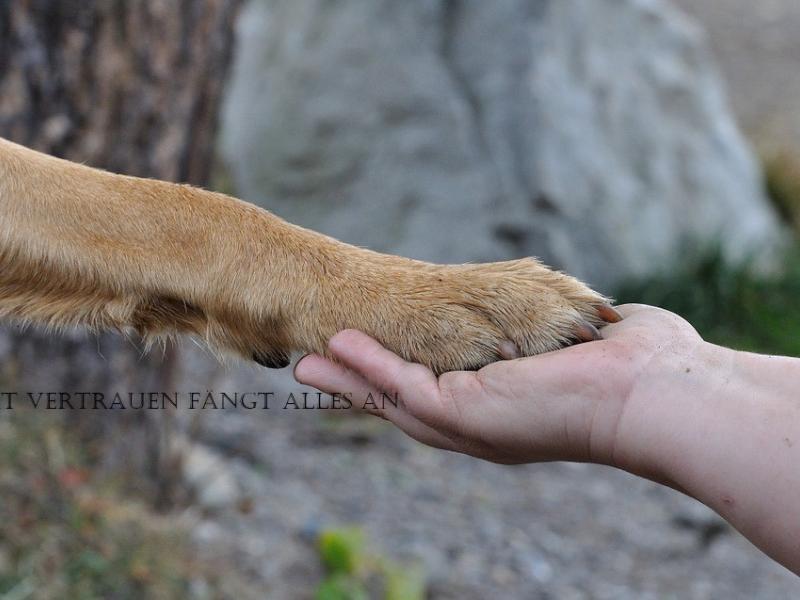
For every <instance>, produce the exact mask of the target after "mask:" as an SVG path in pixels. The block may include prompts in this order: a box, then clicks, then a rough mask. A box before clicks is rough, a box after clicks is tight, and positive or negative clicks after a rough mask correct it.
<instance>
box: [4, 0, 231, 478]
mask: <svg viewBox="0 0 800 600" xmlns="http://www.w3.org/2000/svg"><path fill="white" fill-rule="evenodd" d="M240 1H241V0H0V136H2V137H6V138H8V139H11V140H14V141H16V142H19V143H21V144H24V145H26V146H30V147H32V148H36V149H38V150H42V151H44V152H47V153H49V154H54V155H56V156H61V157H64V158H68V159H71V160H75V161H80V162H84V163H88V164H91V165H94V166H97V167H101V168H104V169H109V170H111V171H115V172H120V173H126V174H130V175H138V176H142V177H155V178H158V179H165V180H171V181H182V182H189V183H194V184H198V185H203V184H205V183H207V181H208V178H209V174H210V170H211V162H212V158H213V142H214V137H215V130H216V123H217V112H218V108H219V104H220V97H221V94H222V90H223V88H224V84H225V79H226V74H227V70H228V64H229V62H230V56H231V51H232V47H233V26H234V19H235V16H236V13H237V9H238V7H239V4H240ZM0 225H1V224H0ZM0 338H3V339H0V355H1V356H0V364H2V365H3V369H2V371H0V385H2V386H3V387H12V386H13V387H15V388H17V389H23V390H31V391H34V390H35V391H93V392H94V391H100V392H105V393H109V392H111V391H162V390H165V391H172V390H171V389H170V388H171V386H172V385H173V383H172V381H171V380H172V374H173V371H174V365H175V363H176V361H177V358H176V356H175V355H174V350H168V351H167V353H166V355H165V354H163V353H161V352H153V353H151V354H150V355H148V356H146V357H142V352H141V349H140V348H137V347H135V346H136V345H135V344H131V343H130V342H129V341H127V340H123V339H122V338H120V337H119V336H115V335H104V336H100V337H99V338H94V337H87V335H85V334H79V333H71V334H65V335H43V334H42V333H40V332H35V331H34V330H26V331H24V332H22V331H20V330H19V329H16V328H13V327H12V328H6V329H5V330H4V331H0ZM128 412H132V411H128ZM141 412H142V411H140V414H139V415H134V417H132V418H131V417H124V418H123V417H122V416H121V415H115V418H113V419H111V418H110V417H109V415H108V414H107V413H106V411H100V413H101V414H100V415H98V416H94V417H91V416H89V414H90V413H89V411H86V413H85V416H84V415H81V416H79V417H77V418H76V416H75V415H73V416H72V418H76V420H77V422H78V423H79V424H80V425H81V427H82V428H83V429H88V430H89V431H90V432H91V435H92V436H93V438H94V439H95V440H97V441H98V442H99V444H100V445H103V446H106V445H107V444H108V443H109V442H108V438H109V436H108V425H107V424H108V423H109V422H110V423H113V425H112V426H113V427H114V429H115V433H114V438H115V439H118V433H119V431H118V430H119V428H120V427H124V428H125V429H126V430H129V431H131V432H135V436H136V441H135V443H136V444H137V446H138V448H140V449H141V450H140V451H139V452H134V453H131V451H130V449H126V450H125V451H124V453H123V457H124V460H125V461H126V462H128V461H130V459H131V457H132V456H131V455H132V454H135V455H138V456H139V457H144V460H143V461H141V463H140V465H139V466H143V467H144V468H146V469H148V470H150V471H151V472H152V470H153V469H155V471H156V472H159V471H161V473H160V474H161V477H159V478H160V479H162V478H163V475H164V473H163V468H164V454H163V453H160V452H158V449H159V448H160V449H162V450H163V445H162V444H159V443H157V442H158V441H159V440H160V441H161V442H163V437H164V436H163V423H164V420H163V417H164V415H163V414H161V415H155V417H156V419H157V420H155V419H153V415H146V414H144V415H143V414H141ZM102 413H106V414H102ZM104 432H105V434H106V435H102V434H103V433H104ZM122 439H125V440H126V441H125V443H127V444H130V443H131V442H132V440H131V439H130V438H129V437H126V436H123V438H122ZM139 444H142V446H139ZM117 446H118V448H119V443H117ZM134 450H136V449H134ZM102 451H103V454H104V455H106V456H108V455H109V453H108V448H107V447H104V448H102ZM113 454H114V453H112V454H111V455H112V456H113ZM117 454H119V453H117Z"/></svg>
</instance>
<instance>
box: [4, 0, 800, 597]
mask: <svg viewBox="0 0 800 600" xmlns="http://www.w3.org/2000/svg"><path fill="white" fill-rule="evenodd" d="M798 30H800V6H798V5H797V4H796V3H794V2H791V1H790V0H769V1H767V0H764V1H762V2H758V3H754V2H747V1H745V0H727V1H726V2H715V1H714V0H695V1H694V2H690V1H689V0H674V1H673V2H668V1H666V0H495V1H494V2H479V1H478V0H407V1H406V2H391V1H390V0H370V1H367V0H282V1H281V0H181V1H180V2H168V1H166V0H130V1H128V2H120V1H117V2H106V1H103V0H83V1H77V0H75V1H72V0H70V1H63V0H62V1H58V0H36V1H33V2H32V1H29V0H5V1H0V135H2V136H3V137H7V138H10V139H12V140H15V141H17V142H20V143H23V144H26V145H29V146H32V147H35V148H38V149H40V150H43V151H46V152H49V153H52V154H55V155H58V156H63V157H66V158H70V159H72V160H77V161H82V162H87V163H89V164H93V165H96V166H99V167H102V168H107V169H111V170H114V171H118V172H123V173H129V174H133V175H140V176H147V177H157V178H161V179H168V180H173V181H185V182H190V183H194V184H197V185H203V186H207V187H212V188H214V189H217V190H221V191H225V192H228V193H232V194H234V195H237V196H239V197H242V198H244V199H247V200H249V201H252V202H255V203H257V204H259V205H261V206H263V207H265V208H267V209H269V210H272V211H274V212H275V213H277V214H279V215H280V216H283V217H285V218H287V219H288V220H291V221H293V222H295V223H298V224H301V225H304V226H307V227H311V228H314V229H316V230H319V231H322V232H325V233H328V234H331V235H334V236H337V237H339V238H341V239H344V240H346V241H349V242H352V243H356V244H361V245H365V246H368V247H370V248H373V249H376V250H380V251H386V252H393V253H399V254H403V255H406V256H411V257H415V258H421V259H426V260H432V261H438V262H466V261H485V260H499V259H508V258H515V257H519V256H525V255H535V256H539V257H541V258H542V259H543V260H545V261H546V262H548V263H549V264H551V265H553V266H555V267H558V268H560V269H564V270H567V271H569V272H571V273H573V274H575V275H577V276H579V277H581V278H583V279H585V280H587V281H588V282H590V283H591V284H593V285H594V286H596V287H598V288H599V289H602V290H603V291H605V292H608V293H610V294H612V295H615V296H616V297H617V298H618V299H619V300H620V301H623V302H624V301H636V302H646V303H651V304H656V305H659V306H663V307H665V308H668V309H670V310H674V311H676V312H678V313H680V314H682V315H683V316H685V317H686V318H687V319H689V320H690V321H691V322H692V323H693V324H694V325H695V327H697V328H698V330H699V331H700V332H701V333H702V334H703V335H704V336H706V337H707V338H708V339H710V340H712V341H715V342H718V343H723V344H727V345H731V346H734V347H737V348H742V349H749V350H755V351H759V352H767V353H780V354H788V355H796V356H800V312H798V311H797V310H796V308H795V306H796V303H797V299H798V298H800V254H799V253H798V251H797V242H796V238H797V234H798V230H800V100H798V98H800V78H799V77H797V72H798V68H800V37H798V36H797V35H796V32H797V31H798ZM0 391H3V392H6V391H19V392H27V391H32V392H35V393H38V392H42V391H44V392H46V391H67V392H77V391H93V392H94V391H101V392H104V393H112V392H122V393H125V394H127V393H130V392H149V391H170V392H173V391H179V392H181V393H189V392H197V393H200V394H202V395H205V394H207V393H208V392H212V393H214V394H217V398H219V394H220V393H221V392H226V393H229V394H234V393H237V392H238V393H243V392H256V391H261V392H267V391H269V392H274V393H275V394H276V395H277V396H278V397H285V396H286V394H288V393H294V394H296V395H299V394H301V393H302V392H303V391H307V390H304V389H303V388H302V387H301V386H299V385H297V384H296V383H295V382H293V380H292V379H291V376H290V373H288V372H277V373H276V372H270V371H265V370H260V369H256V368H254V367H252V366H250V365H243V364H240V363H235V362H234V363H231V364H226V365H221V364H219V363H218V362H217V361H216V360H215V359H213V358H212V357H211V356H210V355H209V354H208V353H207V352H205V351H203V350H202V349H201V348H199V347H197V346H196V344H193V343H192V342H191V341H190V340H185V341H183V342H182V343H181V344H179V345H178V346H176V347H168V348H165V349H163V350H155V351H152V352H150V353H147V354H146V353H144V352H143V351H142V348H141V347H140V346H139V345H138V344H137V343H136V341H135V340H128V339H123V338H121V337H119V336H115V335H103V336H99V337H93V336H88V335H87V334H85V333H84V332H70V333H67V334H64V335H59V336H51V335H43V334H42V333H41V332H37V331H35V330H33V329H26V330H22V329H20V328H18V327H16V326H12V325H8V326H6V327H5V328H3V329H2V330H0ZM279 405H280V403H279ZM375 421H377V420H368V419H361V418H356V417H352V416H347V415H345V416H342V415H329V414H328V413H326V412H324V411H316V410H292V409H288V410H269V411H262V410H246V409H226V410H221V409H220V410H204V411H196V410H195V411H189V410H185V409H178V410H172V411H169V410H167V411H131V410H128V411H125V410H117V411H80V410H75V411H69V410H64V411H61V410H59V411H44V410H25V409H23V408H22V407H18V408H15V409H14V410H8V409H7V408H4V404H3V402H2V401H0V449H1V451H0V600H12V599H13V600H21V599H24V598H35V599H39V598H43V599H47V598H199V599H205V598H277V599H283V598H287V599H302V598H318V599H323V600H328V599H354V600H360V599H363V598H370V599H371V598H381V599H382V598H385V599H387V600H417V599H420V598H431V599H450V598H452V599H459V600H471V599H476V600H477V599H483V598H487V597H491V596H500V597H503V598H509V599H528V598H614V599H618V598H662V597H681V598H717V597H729V598H753V597H757V598H767V599H771V598H792V597H797V596H798V594H800V581H798V580H797V578H796V577H794V576H792V575H791V574H789V573H788V572H787V571H786V570H784V569H782V568H781V567H779V566H777V565H775V564H773V563H771V562H770V561H769V560H768V559H766V558H765V557H763V556H762V555H761V554H760V553H759V552H758V551H757V550H755V549H754V548H753V547H752V546H750V544H749V543H748V542H747V541H745V540H744V539H743V538H741V537H740V536H739V535H738V534H737V533H735V532H734V531H733V530H732V529H731V528H730V527H728V526H727V525H726V524H725V523H724V522H723V521H721V520H720V519H719V518H718V517H717V516H715V515H714V514H713V513H712V512H710V511H709V510H707V509H706V508H704V507H703V506H701V505H699V504H698V503H696V502H694V501H692V500H689V499H688V498H685V497H683V496H681V495H679V494H677V493H676V492H673V491H671V490H667V489H664V488H661V487H659V486H657V485H655V484H651V483H648V482H645V481H641V480H637V479H635V478H633V477H630V476H628V475H625V474H623V473H620V472H616V471H614V470H612V469H606V468H603V467H597V466H587V465H574V464H545V465H531V466H522V467H503V466H497V465H491V464H487V463H482V462H479V461H477V460H473V459H470V458H467V457H463V456H458V455H452V454H449V453H445V452H441V451H436V450H431V449H428V448H424V447H421V446H420V445H418V444H416V443H414V442H412V441H410V440H408V439H406V438H404V437H403V435H401V434H400V433H398V432H397V431H395V430H394V429H392V428H391V426H388V425H386V424H384V423H383V422H375Z"/></svg>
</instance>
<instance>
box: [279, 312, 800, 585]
mask: <svg viewBox="0 0 800 600" xmlns="http://www.w3.org/2000/svg"><path fill="white" fill-rule="evenodd" d="M620 312H621V313H622V314H623V315H624V316H625V319H624V320H623V321H622V322H619V323H616V324H613V325H608V326H606V327H605V328H604V329H603V330H602V334H603V338H604V339H603V340H600V341H594V342H590V343H585V344H580V345H578V346H573V347H570V348H567V349H564V350H560V351H557V352H551V353H548V354H543V355H540V356H537V357H533V358H524V359H518V360H512V361H504V362H498V363H494V364H490V365H488V366H486V367H484V368H483V369H481V370H479V371H477V372H452V373H445V374H443V375H441V376H439V377H438V378H437V377H436V376H435V375H434V374H433V373H432V372H431V371H430V370H428V369H426V368H425V367H423V366H421V365H417V364H413V363H409V362H406V361H404V360H402V359H400V358H399V357H397V356H396V355H395V354H393V353H391V352H390V351H388V350H386V349H384V348H383V347H382V346H380V345H379V344H378V343H377V342H375V341H374V340H372V339H371V338H369V337H368V336H366V335H364V334H362V333H360V332H358V331H352V330H350V331H343V332H341V333H339V334H338V335H336V336H335V337H333V338H332V339H331V340H330V343H329V352H330V354H331V355H332V356H334V357H336V359H338V361H340V364H337V363H334V362H331V361H329V360H327V359H325V358H323V357H321V356H319V355H309V356H307V357H305V358H304V359H303V360H302V361H300V362H299V363H298V365H297V367H296V369H295V376H296V377H297V379H298V380H299V381H300V382H302V383H306V384H309V385H313V386H315V387H317V388H319V389H321V390H324V391H326V392H330V393H333V392H340V393H343V392H349V393H352V394H353V395H354V397H356V398H357V397H359V396H364V397H366V395H367V394H368V393H370V392H373V393H374V392H376V391H385V392H388V393H390V394H397V395H398V397H399V399H400V403H399V405H398V407H393V406H392V405H391V404H387V405H386V407H385V408H384V409H382V410H380V411H377V412H376V414H379V416H381V417H383V418H385V419H388V420H389V421H391V422H392V423H394V424H395V425H397V426H398V427H399V428H400V429H402V430H403V431H405V432H406V433H407V434H408V435H410V436H411V437H412V438H414V439H416V440H418V441H420V442H423V443H425V444H428V445H431V446H435V447H437V448H443V449H447V450H452V451H455V452H462V453H465V454H469V455H472V456H476V457H478V458H482V459H485V460H489V461H493V462H498V463H506V464H512V463H529V462H540V461H554V460H569V461H581V462H593V463H600V464H606V465H612V466H615V467H618V468H620V469H623V470H625V471H629V472H631V473H634V474H636V475H639V476H642V477H646V478H649V479H652V480H654V481H658V482H660V483H663V484H665V485H669V486H671V487H673V488H675V489H678V490H681V491H683V492H685V493H686V494H688V495H690V496H692V497H694V498H696V499H698V500H699V501H701V502H703V503H704V504H706V505H708V506H710V507H711V508H712V509H714V510H715V511H717V512H718V513H719V514H720V515H721V516H722V517H723V518H725V519H727V520H728V521H729V522H730V523H731V524H732V525H733V526H734V527H736V528H737V529H738V530H739V531H741V532H742V534H744V535H745V536H746V537H747V538H749V539H750V540H751V541H752V542H753V543H754V544H755V545H756V546H758V547H759V548H761V550H763V551H764V552H765V553H767V554H768V555H769V556H771V557H772V558H773V559H775V560H776V561H778V562H780V563H781V564H783V565H784V566H786V567H787V568H788V569H790V570H792V571H793V572H794V573H796V574H800V505H799V504H798V498H800V468H798V465H800V393H798V384H800V359H793V358H784V357H775V356H762V355H756V354H750V353H745V352H736V351H733V350H729V349H727V348H722V347H719V346H715V345H713V344H709V343H707V342H705V341H703V340H702V338H701V337H700V336H699V335H698V334H697V332H696V331H695V330H694V329H693V328H692V327H691V326H690V325H689V324H688V323H687V322H686V321H684V320H683V319H681V318H680V317H678V316H677V315H674V314H672V313H669V312H666V311H663V310H660V309H657V308H653V307H648V306H642V305H627V306H623V307H620ZM354 404H356V405H357V404H358V403H357V402H356V403H354Z"/></svg>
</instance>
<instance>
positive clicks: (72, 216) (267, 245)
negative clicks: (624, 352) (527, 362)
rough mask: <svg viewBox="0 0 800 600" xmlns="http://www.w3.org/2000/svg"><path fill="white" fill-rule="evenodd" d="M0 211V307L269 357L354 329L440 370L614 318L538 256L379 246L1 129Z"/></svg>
mask: <svg viewBox="0 0 800 600" xmlns="http://www.w3.org/2000/svg"><path fill="white" fill-rule="evenodd" d="M0 224H1V225H0V317H12V318H15V319H18V320H22V321H23V322H35V323H40V324H44V325H46V326H50V327H55V328H62V327H68V326H75V325H81V326H87V327H90V328H92V329H94V330H107V329H114V330H120V331H126V330H135V331H137V332H138V333H140V334H141V335H143V336H145V337H147V338H153V337H157V336H163V335H169V334H172V333H175V332H186V333H190V334H194V335H196V336H199V337H201V338H203V339H204V340H206V341H207V342H208V343H209V345H210V346H211V347H213V348H226V349H229V350H233V351H235V352H237V353H239V354H241V355H243V356H245V357H247V358H254V359H255V360H257V361H258V362H260V363H262V364H266V365H268V366H285V365H286V364H288V360H289V354H290V353H291V352H292V351H303V352H320V353H324V352H325V348H326V344H327V341H328V339H330V337H331V336H333V335H334V334H335V333H336V332H337V331H340V330H342V329H346V328H356V329H360V330H362V331H364V332H366V333H368V334H370V335H372V336H374V337H375V338H377V339H378V340H379V341H381V342H382V343H383V344H385V345H386V346H387V347H389V348H391V349H392V350H394V351H395V352H397V353H399V354H400V355H402V356H403V357H405V358H407V359H410V360H414V361H417V362H421V363H423V364H425V365H428V366H429V367H431V368H433V369H434V370H435V371H437V372H443V371H447V370H453V369H465V368H477V367H480V366H482V365H484V364H486V363H488V362H491V361H494V360H497V359H499V358H502V357H508V356H513V355H526V356H527V355H532V354H536V353H540V352H544V351H548V350H552V349H555V348H558V347H561V346H563V345H565V344H567V343H570V342H573V341H576V340H578V339H589V338H591V337H593V336H594V335H595V333H594V329H593V326H594V325H598V324H600V323H601V322H602V320H603V319H602V318H601V316H602V317H604V318H606V319H611V320H613V319H615V317H614V316H613V314H612V313H611V312H609V310H610V309H608V308H607V304H606V302H607V301H606V299H605V298H603V297H602V296H600V295H599V294H597V293H595V292H593V291H592V290H590V289H589V288H587V287H586V286H585V285H583V284H582V283H580V282H578V281H577V280H575V279H573V278H571V277H569V276H567V275H563V274H561V273H557V272H554V271H551V270H549V269H547V268H546V267H544V266H542V265H541V264H540V263H539V262H537V261H536V260H534V259H523V260H515V261H509V262H501V263H490V264H479V265H434V264H428V263H423V262H419V261H414V260H409V259H405V258H400V257H396V256H388V255H383V254H378V253H376V252H371V251H369V250H365V249H362V248H356V247H354V246H350V245H347V244H344V243H341V242H338V241H336V240H334V239H331V238H329V237H326V236H323V235H320V234H318V233H315V232H312V231H308V230H305V229H302V228H300V227H296V226H294V225H291V224H289V223H286V222H285V221H283V220H281V219H279V218H278V217H276V216H274V215H272V214H270V213H269V212H267V211H265V210H262V209H260V208H257V207H255V206H253V205H250V204H247V203H245V202H242V201H240V200H237V199H235V198H231V197H229V196H226V195H223V194H218V193H214V192H208V191H205V190H201V189H197V188H193V187H190V186H186V185H176V184H171V183H165V182H161V181H154V180H148V179H138V178H134V177H126V176H122V175H115V174H112V173H108V172H105V171H100V170H97V169H92V168H89V167H86V166H83V165H79V164H75V163H71V162H68V161H65V160H61V159H57V158H53V157H50V156H47V155H44V154H40V153H38V152H35V151H33V150H30V149H28V148H24V147H22V146H19V145H17V144H13V143H11V142H8V141H6V140H3V139H0ZM587 336H588V337H587ZM509 342H511V343H509Z"/></svg>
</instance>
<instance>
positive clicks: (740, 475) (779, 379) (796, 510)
mask: <svg viewBox="0 0 800 600" xmlns="http://www.w3.org/2000/svg"><path fill="white" fill-rule="evenodd" d="M666 363H667V364H669V366H668V367H666V368H664V369H662V371H661V374H660V375H658V376H653V377H652V378H651V380H650V381H649V382H646V383H644V384H643V385H641V386H639V388H638V390H637V391H635V392H634V396H633V397H632V398H630V399H629V402H631V404H630V407H629V408H628V410H629V411H630V413H631V414H630V415H629V418H628V425H635V426H638V427H639V431H638V432H636V433H634V432H632V431H630V430H628V431H624V430H621V431H620V432H619V434H620V439H627V440H629V441H634V445H635V446H636V447H638V448H640V451H639V452H638V453H633V452H630V451H628V452H627V456H626V457H624V460H625V461H626V462H627V463H628V466H629V467H630V470H632V471H634V472H639V473H640V474H643V475H646V476H649V477H653V478H656V479H661V480H664V481H667V482H670V483H672V484H673V485H675V487H678V488H679V489H683V490H685V491H686V493H688V494H689V495H691V496H693V497H695V498H697V499H698V500H700V501H701V502H703V503H704V504H706V505H708V506H710V507H711V508H713V509H714V510H715V511H717V512H718V513H719V514H720V515H722V516H723V517H724V518H725V519H726V520H728V521H729V522H730V523H731V524H732V525H733V526H735V527H736V528H737V529H738V530H739V531H741V532H742V533H743V534H744V535H745V536H746V537H747V538H748V539H750V540H751V541H752V542H753V543H754V544H755V545H757V546H758V547H759V548H761V549H762V550H763V551H764V552H766V553H767V554H769V555H770V556H771V557H773V558H774V559H776V560H778V561H779V562H781V563H783V564H784V565H786V566H787V567H789V568H790V569H792V570H794V571H795V572H796V573H800V392H799V391H798V385H797V382H798V381H800V360H798V359H791V358H782V357H769V356H760V355H755V354H749V353H743V352H735V351H732V350H727V349H724V348H719V347H717V346H713V345H710V344H703V345H701V346H700V347H699V348H698V351H697V352H696V353H695V354H694V355H693V356H689V357H680V358H679V357H674V358H673V359H670V360H667V361H666ZM659 396H661V397H659ZM645 412H646V413H647V414H646V416H643V415H645ZM643 424H646V425H643ZM626 426H627V425H626V424H625V423H624V422H623V423H622V425H621V427H623V428H624V427H626ZM625 444H627V442H625ZM628 447H629V448H630V447H631V446H628ZM635 454H638V455H635ZM623 466H624V465H623Z"/></svg>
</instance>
